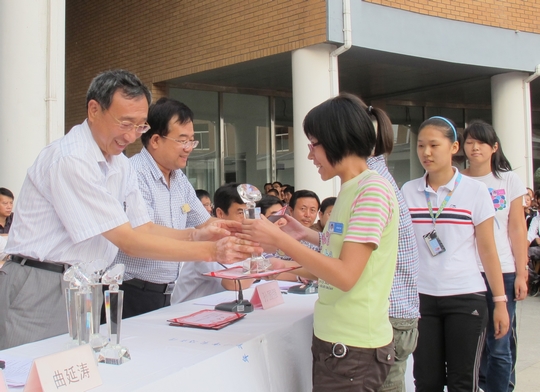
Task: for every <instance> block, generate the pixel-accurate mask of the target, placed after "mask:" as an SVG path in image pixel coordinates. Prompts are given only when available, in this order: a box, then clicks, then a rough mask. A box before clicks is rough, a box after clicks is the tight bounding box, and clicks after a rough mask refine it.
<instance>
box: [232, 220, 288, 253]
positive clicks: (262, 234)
mask: <svg viewBox="0 0 540 392" xmlns="http://www.w3.org/2000/svg"><path fill="white" fill-rule="evenodd" d="M282 220H283V219H280V220H279V221H277V222H275V223H272V222H270V221H269V220H268V219H266V217H265V216H264V215H261V219H244V220H243V221H242V233H239V234H237V237H239V238H244V239H247V240H251V241H256V242H259V243H264V244H267V245H272V246H278V242H279V238H283V237H282V236H283V234H284V233H283V232H282V231H281V230H280V225H281V224H280V222H281V221H282ZM283 227H284V226H283Z"/></svg>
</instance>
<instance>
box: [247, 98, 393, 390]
mask: <svg viewBox="0 0 540 392" xmlns="http://www.w3.org/2000/svg"><path fill="white" fill-rule="evenodd" d="M368 110H369V109H366V108H365V105H363V103H362V102H361V101H360V100H359V99H358V97H355V96H352V95H349V94H341V95H339V96H338V97H335V98H333V99H330V100H328V101H326V102H323V103H322V104H320V105H319V106H317V107H315V108H313V109H312V110H311V111H310V112H309V113H308V114H307V116H306V118H305V119H304V133H305V134H306V136H307V138H308V139H309V144H308V146H309V155H308V158H309V159H310V160H312V161H313V164H314V165H315V166H316V167H317V169H318V172H319V174H320V176H321V178H322V179H323V180H325V181H326V180H330V179H332V178H333V177H335V176H338V177H339V178H340V180H341V190H340V192H339V195H338V197H337V200H336V203H335V205H334V208H333V210H332V213H331V215H330V218H329V219H328V222H327V224H326V227H325V230H324V231H323V233H322V235H321V239H320V244H321V252H320V253H317V252H315V251H313V250H311V249H308V248H307V247H305V246H302V245H301V244H300V243H299V242H298V241H297V240H296V239H300V238H303V239H306V240H308V241H310V242H312V243H318V242H319V235H318V234H319V233H317V232H315V231H313V230H311V229H309V228H305V227H303V226H301V225H300V224H299V223H298V222H296V221H294V219H293V218H291V217H288V216H287V217H285V219H286V220H287V222H288V224H287V225H286V226H284V227H283V231H282V230H280V228H278V226H277V225H273V224H271V223H270V222H269V221H267V220H264V219H262V220H245V221H244V224H243V232H244V233H245V235H246V236H245V237H244V238H252V239H254V240H256V241H260V242H261V243H265V244H269V245H273V246H279V248H280V249H281V250H282V251H283V252H285V253H286V254H287V255H288V256H290V257H291V258H292V259H293V260H295V261H296V262H298V264H300V265H301V266H302V267H303V270H304V272H303V273H302V274H303V276H305V277H307V278H311V279H316V278H318V279H319V299H318V300H317V302H316V304H315V311H314V336H313V344H312V353H313V390H314V391H339V390H355V391H377V390H378V389H379V388H380V387H381V386H382V384H383V382H384V380H385V379H386V376H387V374H388V372H389V370H390V366H391V365H392V364H393V361H394V349H393V343H392V336H393V333H392V325H391V324H390V322H389V320H388V297H389V294H390V288H391V286H392V280H393V276H394V269H395V265H396V255H397V239H398V223H399V206H398V203H397V200H396V196H395V193H394V190H393V188H392V185H390V183H389V182H388V181H387V180H386V179H384V178H383V177H381V176H380V175H379V174H377V172H375V171H372V170H369V169H368V166H367V163H366V160H367V158H368V157H369V156H370V155H371V153H372V151H373V148H374V147H375V140H376V135H375V130H374V127H373V123H372V121H371V118H370V116H369V114H368ZM285 230H288V231H289V232H294V233H295V234H296V239H295V238H293V237H291V236H289V235H288V234H287V233H285V232H284V231H285ZM280 263H286V265H287V264H288V263H295V262H280ZM277 266H278V265H276V267H277ZM279 266H280V267H281V266H283V264H281V265H279Z"/></svg>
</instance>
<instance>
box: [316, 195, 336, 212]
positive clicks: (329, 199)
mask: <svg viewBox="0 0 540 392" xmlns="http://www.w3.org/2000/svg"><path fill="white" fill-rule="evenodd" d="M336 199H337V197H334V196H331V197H327V198H326V199H324V200H323V201H322V203H321V208H320V211H321V212H322V213H323V214H324V213H325V211H326V209H327V208H328V207H330V206H333V205H334V204H336Z"/></svg>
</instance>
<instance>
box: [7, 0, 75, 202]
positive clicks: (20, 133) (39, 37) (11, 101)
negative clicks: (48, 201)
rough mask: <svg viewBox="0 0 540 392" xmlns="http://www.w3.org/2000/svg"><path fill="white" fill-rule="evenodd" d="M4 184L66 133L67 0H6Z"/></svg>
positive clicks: (16, 179)
mask: <svg viewBox="0 0 540 392" xmlns="http://www.w3.org/2000/svg"><path fill="white" fill-rule="evenodd" d="M0 59H1V62H0V102H1V105H0V187H5V188H9V189H10V190H11V191H13V193H14V194H15V201H17V197H18V195H19V193H20V189H21V186H22V183H23V181H24V178H25V176H26V171H27V169H28V168H29V167H30V166H31V165H32V163H33V162H34V160H35V159H36V157H37V155H38V153H39V151H40V150H41V149H42V148H43V147H45V146H46V145H47V144H48V143H50V142H51V141H53V140H54V139H57V138H58V137H60V136H62V135H63V134H64V80H65V78H64V74H65V65H64V64H65V60H64V59H65V0H17V1H0Z"/></svg>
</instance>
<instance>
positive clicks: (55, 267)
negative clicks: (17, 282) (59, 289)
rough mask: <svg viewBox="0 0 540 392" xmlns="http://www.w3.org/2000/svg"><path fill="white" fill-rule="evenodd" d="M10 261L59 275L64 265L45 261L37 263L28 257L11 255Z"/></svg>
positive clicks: (37, 261)
mask: <svg viewBox="0 0 540 392" xmlns="http://www.w3.org/2000/svg"><path fill="white" fill-rule="evenodd" d="M11 261H13V262H14V263H19V264H20V265H26V266H28V267H32V268H39V269H42V270H45V271H51V272H58V273H59V274H62V273H64V264H55V263H49V262H47V261H39V260H34V259H30V258H28V257H22V256H16V255H11Z"/></svg>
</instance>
